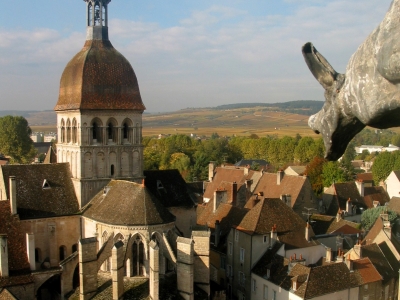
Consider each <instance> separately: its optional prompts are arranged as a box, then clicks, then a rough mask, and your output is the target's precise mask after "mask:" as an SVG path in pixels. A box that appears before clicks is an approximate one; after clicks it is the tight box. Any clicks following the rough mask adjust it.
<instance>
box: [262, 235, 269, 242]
mask: <svg viewBox="0 0 400 300" xmlns="http://www.w3.org/2000/svg"><path fill="white" fill-rule="evenodd" d="M263 242H264V244H266V243H268V242H269V235H264V236H263Z"/></svg>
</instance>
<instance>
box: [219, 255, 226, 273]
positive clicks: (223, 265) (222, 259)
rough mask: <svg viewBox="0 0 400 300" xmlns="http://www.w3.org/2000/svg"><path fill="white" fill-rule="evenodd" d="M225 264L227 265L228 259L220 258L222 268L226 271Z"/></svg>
mask: <svg viewBox="0 0 400 300" xmlns="http://www.w3.org/2000/svg"><path fill="white" fill-rule="evenodd" d="M225 264H226V257H225V256H222V255H221V256H220V268H221V269H223V270H225Z"/></svg>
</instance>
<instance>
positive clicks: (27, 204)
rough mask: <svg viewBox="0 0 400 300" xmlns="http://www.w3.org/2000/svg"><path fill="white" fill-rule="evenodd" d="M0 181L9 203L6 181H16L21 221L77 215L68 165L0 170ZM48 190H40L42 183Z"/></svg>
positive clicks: (76, 203) (13, 167)
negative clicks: (14, 178) (46, 184)
mask: <svg viewBox="0 0 400 300" xmlns="http://www.w3.org/2000/svg"><path fill="white" fill-rule="evenodd" d="M0 170H1V171H0V180H1V181H2V184H4V186H5V189H6V194H7V197H8V199H9V193H10V187H9V177H10V176H15V177H16V184H17V212H18V214H19V216H20V218H21V219H33V218H47V217H56V216H66V215H71V214H75V213H77V212H78V211H79V204H78V200H77V198H76V195H75V190H74V186H73V183H72V180H71V177H72V176H71V172H70V170H69V164H68V163H59V164H35V165H7V166H1V169H0ZM45 180H46V182H47V183H48V185H49V187H48V188H44V187H43V183H44V182H45Z"/></svg>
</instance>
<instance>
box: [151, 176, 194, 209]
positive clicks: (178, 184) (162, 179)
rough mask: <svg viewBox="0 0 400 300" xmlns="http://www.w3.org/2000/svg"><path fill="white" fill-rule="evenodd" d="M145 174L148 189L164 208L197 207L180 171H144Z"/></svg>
mask: <svg viewBox="0 0 400 300" xmlns="http://www.w3.org/2000/svg"><path fill="white" fill-rule="evenodd" d="M143 174H144V176H145V185H146V187H147V188H148V189H149V191H150V192H151V193H152V194H153V195H154V196H155V197H156V198H157V199H158V200H160V202H161V203H162V205H163V206H164V207H177V206H185V207H193V206H195V205H196V203H195V200H194V199H196V198H195V197H194V195H191V194H190V193H189V190H188V187H187V185H186V182H185V180H183V178H182V176H181V174H180V173H179V171H178V170H152V171H144V172H143ZM192 197H193V198H192ZM192 199H193V200H192Z"/></svg>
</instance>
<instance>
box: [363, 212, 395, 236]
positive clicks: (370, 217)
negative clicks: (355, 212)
mask: <svg viewBox="0 0 400 300" xmlns="http://www.w3.org/2000/svg"><path fill="white" fill-rule="evenodd" d="M385 212H387V214H388V216H389V221H390V223H393V221H394V220H395V219H396V218H397V214H396V213H395V212H394V211H392V210H390V209H389V208H387V207H386V206H378V207H376V208H369V209H367V210H366V211H364V212H363V213H362V215H361V227H362V228H363V229H365V230H366V231H368V230H370V229H371V227H372V226H373V225H374V224H375V221H376V219H377V218H378V217H379V216H380V215H381V213H385Z"/></svg>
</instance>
